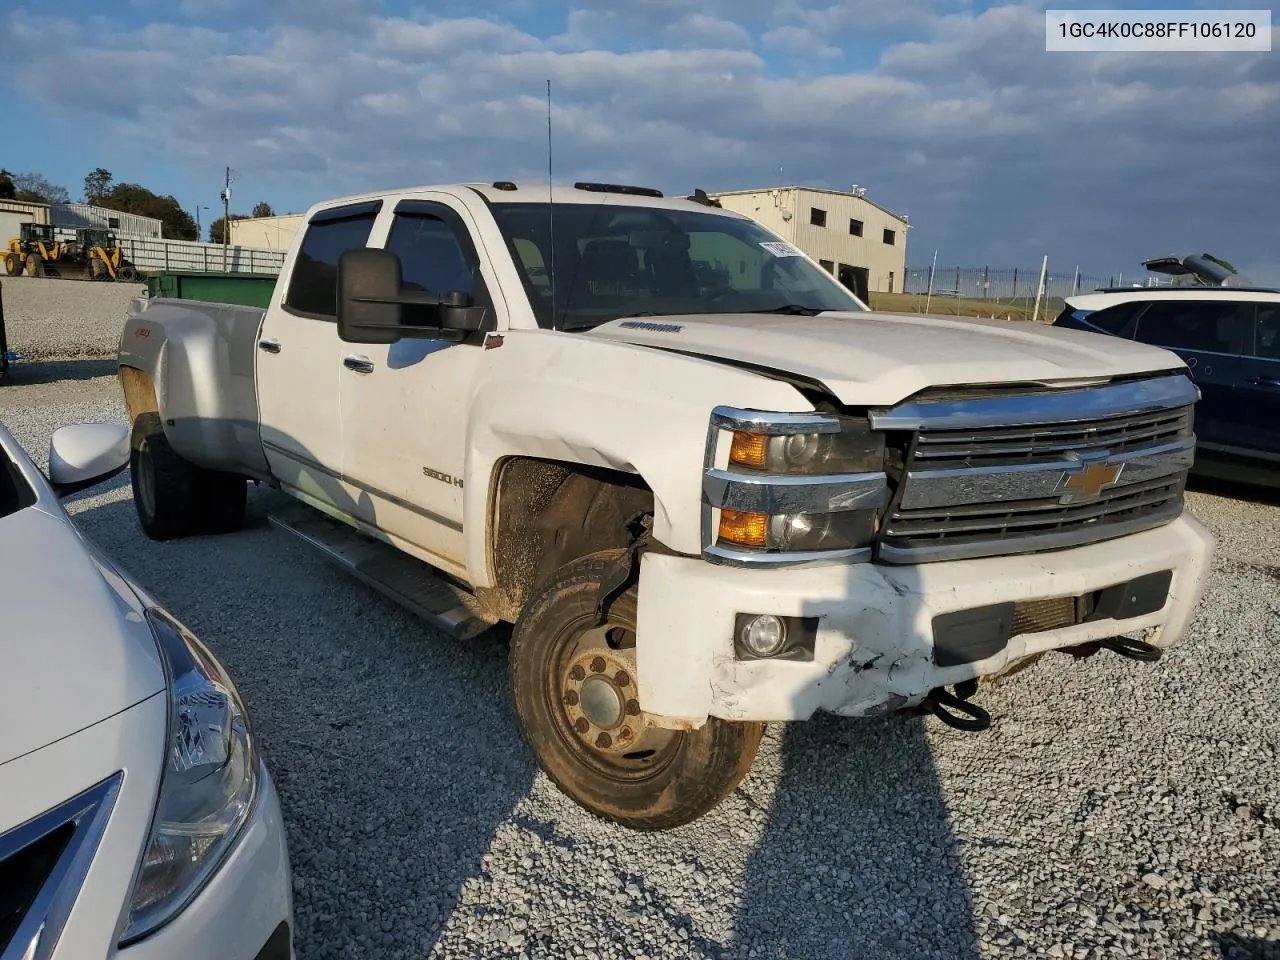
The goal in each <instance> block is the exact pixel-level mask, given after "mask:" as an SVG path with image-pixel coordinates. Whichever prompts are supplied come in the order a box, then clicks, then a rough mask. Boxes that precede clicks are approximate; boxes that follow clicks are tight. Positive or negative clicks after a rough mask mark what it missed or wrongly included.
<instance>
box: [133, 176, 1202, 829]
mask: <svg viewBox="0 0 1280 960" xmlns="http://www.w3.org/2000/svg"><path fill="white" fill-rule="evenodd" d="M119 362H120V376H121V380H122V383H123V387H124V393H125V399H126V402H127V405H128V409H129V414H130V416H131V417H132V420H133V425H134V426H133V460H132V478H133V490H134V499H135V502H136V505H137V510H138V515H139V517H140V519H141V522H142V525H143V528H144V529H145V530H146V532H147V533H148V534H149V535H150V536H151V537H153V538H156V539H167V538H170V537H177V536H183V535H189V534H199V533H215V532H227V531H231V530H233V529H235V528H237V527H238V526H239V525H240V524H241V523H242V522H243V518H244V513H245V490H246V480H253V481H257V482H261V483H267V484H271V485H273V486H276V487H279V488H280V489H281V490H283V491H285V492H286V493H288V494H291V495H292V496H293V497H294V498H296V500H297V501H300V505H298V506H296V507H292V508H289V509H287V510H285V511H282V512H281V513H279V514H277V515H275V516H273V520H275V521H276V522H278V523H280V524H281V525H282V526H286V527H288V528H289V529H291V530H292V531H293V532H295V533H297V534H299V535H300V536H302V537H304V538H305V539H306V540H307V541H309V542H310V543H311V544H313V545H315V546H316V547H319V548H320V549H322V550H324V551H325V552H326V553H327V554H328V555H329V556H330V557H331V558H332V559H334V560H336V561H337V562H339V563H341V564H343V565H344V566H345V567H346V568H347V569H349V570H350V571H351V572H352V573H354V574H356V575H357V576H359V577H361V578H362V579H364V580H365V581H366V582H368V583H370V584H371V585H373V586H375V587H377V588H379V589H381V590H383V591H384V592H386V593H387V594H388V595H389V596H392V597H393V598H395V599H397V600H399V601H400V602H402V603H404V604H406V605H407V606H409V607H411V608H412V609H414V610H416V611H417V612H419V613H420V614H422V615H423V616H425V617H427V618H429V619H431V620H432V621H434V622H435V623H437V624H438V625H440V626H442V627H444V628H445V629H447V630H449V631H451V632H453V633H454V634H457V635H459V636H461V637H467V636H471V635H474V634H476V633H478V632H480V631H482V630H484V629H486V628H487V627H489V626H490V625H493V624H497V623H499V622H502V621H506V622H510V623H513V624H514V625H515V628H514V632H513V635H512V641H511V653H510V676H511V688H512V693H513V696H514V700H515V706H516V710H517V712H518V715H519V718H520V722H521V724H522V727H523V730H524V734H525V737H526V739H527V740H528V742H529V744H530V746H531V747H532V749H533V752H534V753H535V754H536V755H537V759H538V762H539V763H540V765H541V766H542V768H543V769H544V770H545V771H546V772H547V774H548V775H549V776H550V777H551V778H552V779H553V780H554V781H555V782H556V783H557V784H558V785H559V786H560V787H561V788H562V789H563V790H564V791H565V792H566V793H567V794H568V795H569V796H571V797H572V798H573V799H574V800H576V801H577V802H579V803H580V804H582V805H583V806H585V807H586V808H588V809H589V810H592V811H594V812H595V813H597V814H599V815H601V816H604V817H608V818H611V819H613V820H616V821H618V822H621V823H623V824H626V825H628V826H632V827H636V828H641V829H661V828H666V827H672V826H675V825H678V824H681V823H685V822H688V821H689V820H691V819H693V818H695V817H697V816H699V815H701V814H702V813H704V812H706V811H707V810H709V809H710V808H711V807H713V806H714V805H715V804H716V803H717V802H718V801H719V800H720V799H721V798H723V797H724V796H725V795H726V794H727V793H728V792H729V791H731V790H732V789H733V788H734V787H735V785H736V784H737V783H738V781H739V780H740V779H741V778H742V776H743V775H744V774H745V773H746V771H747V770H748V769H749V767H750V765H751V763H752V760H753V757H754V755H755V752H756V747H757V744H758V743H759V740H760V735H761V731H762V729H763V724H764V722H765V721H774V720H804V719H807V718H809V717H810V716H811V715H812V714H813V713H814V712H815V711H819V710H824V711H831V712H834V713H836V714H841V715H844V716H848V717H865V716H869V715H874V714H882V713H886V712H891V711H910V710H915V711H922V710H923V711H930V712H933V713H935V714H937V715H938V716H939V717H940V718H941V719H944V720H945V721H947V722H949V723H951V724H953V725H957V726H960V727H962V728H969V729H981V728H982V727H984V726H985V725H986V724H987V723H988V722H989V719H990V718H989V716H988V715H987V714H986V713H985V711H983V710H982V709H981V708H980V707H979V706H978V705H977V704H975V703H974V702H973V701H972V699H971V698H972V697H973V696H974V695H975V693H976V691H977V688H978V680H979V679H980V678H983V677H993V676H997V675H1001V674H1004V673H1007V672H1009V671H1010V670H1012V669H1016V668H1017V667H1020V666H1022V665H1026V664H1029V663H1030V662H1032V661H1034V659H1035V658H1036V657H1038V656H1039V655H1041V654H1043V653H1046V652H1048V651H1055V650H1061V651H1067V652H1069V653H1073V654H1075V655H1077V656H1086V655H1089V654H1092V653H1095V652H1097V651H1099V650H1111V651H1114V652H1116V653H1119V654H1122V655H1124V656H1126V657H1129V658H1131V659H1136V660H1154V659H1156V658H1158V657H1159V655H1160V654H1161V652H1162V650H1163V649H1164V648H1165V647H1167V646H1169V645H1170V644H1172V643H1174V642H1175V641H1177V640H1178V638H1179V637H1181V636H1182V634H1183V633H1184V632H1185V631H1186V629H1187V626H1188V623H1189V621H1190V620H1191V617H1192V612H1193V610H1194V608H1195V606H1196V603H1197V600H1198V598H1199V596H1200V594H1201V591H1202V589H1203V585H1204V582H1205V576H1206V568H1207V565H1208V562H1209V558H1210V554H1211V552H1212V549H1213V541H1212V538H1211V537H1210V535H1209V534H1208V533H1207V532H1206V531H1205V530H1204V528H1202V527H1201V526H1200V524H1198V523H1197V522H1196V521H1195V520H1194V519H1192V518H1191V517H1190V516H1188V515H1186V514H1185V513H1184V512H1183V488H1184V484H1185V481H1186V476H1187V471H1188V468H1189V467H1190V465H1191V462H1192V456H1193V450H1194V445H1195V438H1194V435H1193V432H1192V431H1193V426H1192V415H1193V407H1194V404H1195V401H1196V399H1197V396H1198V393H1197V389H1196V387H1195V385H1194V384H1193V383H1192V381H1191V380H1190V379H1189V378H1188V376H1187V371H1186V369H1185V368H1184V366H1183V364H1182V363H1181V361H1179V360H1178V358H1177V357H1175V356H1174V355H1173V354H1171V353H1167V352H1165V351H1164V350H1160V349H1156V348H1153V347H1149V346H1145V345H1143V344H1140V343H1135V342H1132V341H1123V340H1117V339H1113V338H1105V337H1100V336H1096V335H1093V334H1088V333H1081V332H1074V331H1068V330H1057V329H1050V328H1046V327H1039V326H1031V325H1027V324H1017V323H1012V324H1011V323H1005V322H999V321H992V322H986V321H975V320H959V319H956V320H942V319H931V318H926V317H921V316H888V315H883V314H875V313H869V312H867V310H866V307H865V306H864V305H863V304H862V302H861V301H859V300H857V299H856V298H854V297H853V296H852V295H851V294H850V293H848V292H847V291H846V290H845V289H844V288H843V287H842V286H841V285H840V284H838V283H837V282H836V281H835V280H834V279H833V278H832V277H831V276H830V275H829V274H828V273H827V272H826V271H824V270H823V269H821V268H820V267H819V266H817V265H816V264H814V263H813V262H812V261H810V260H809V259H808V258H806V257H805V256H804V255H802V254H801V253H800V252H799V251H798V250H796V249H795V248H794V247H792V246H790V245H789V244H787V243H785V242H783V241H781V240H779V239H778V238H777V237H776V236H774V235H773V234H770V233H768V232H767V231H766V230H764V229H763V228H762V227H760V226H759V225H757V224H756V223H754V222H753V221H751V220H749V219H747V218H745V217H741V216H738V215H736V214H733V213H730V212H728V211H725V210H721V209H717V208H716V206H715V204H714V202H709V201H707V200H706V198H705V195H701V194H699V195H698V196H697V197H696V198H690V199H670V198H663V197H662V195H661V194H659V193H658V192H657V191H651V190H646V189H642V188H630V187H620V186H610V185H602V184H577V185H575V186H573V187H556V188H555V189H554V191H553V192H550V193H549V189H548V188H547V187H546V186H543V187H541V188H537V187H533V188H530V187H523V186H519V187H518V186H517V185H515V184H512V183H506V182H502V183H495V184H492V185H484V184H474V185H473V184H466V185H457V186H445V187H424V188H421V189H412V190H402V191H393V192H387V193H378V194H370V195H366V196H359V197H352V198H347V199H342V200H334V201H329V202H326V203H322V204H319V205H317V206H316V207H314V208H312V209H311V210H310V211H309V212H308V215H307V218H306V223H305V226H304V227H303V228H302V229H301V230H300V231H299V233H298V235H297V237H296V239H295V241H294V243H293V247H292V249H291V250H290V251H289V254H288V258H287V259H286V261H285V265H284V271H283V273H281V275H280V278H279V281H278V283H277V285H276V287H275V290H274V293H273V294H272V296H271V300H270V303H269V306H268V307H267V309H266V310H265V311H263V310H261V309H254V308H249V307H243V306H235V305H227V304H222V305H220V304H215V303H205V302H201V301H189V300H178V299H153V300H150V301H139V302H138V303H137V304H136V305H135V307H134V309H133V310H132V312H131V314H130V316H129V319H128V322H127V325H126V327H125V329H124V333H123V336H122V340H121V345H120V361H119ZM1082 709H1084V707H1083V706H1082Z"/></svg>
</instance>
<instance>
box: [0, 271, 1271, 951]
mask: <svg viewBox="0 0 1280 960" xmlns="http://www.w3.org/2000/svg"><path fill="white" fill-rule="evenodd" d="M46 283H52V281H26V280H23V281H17V282H14V283H12V284H11V283H9V282H8V281H6V282H5V284H4V291H5V296H6V307H8V306H9V302H10V301H9V290H10V288H11V287H22V286H23V285H24V284H25V285H30V286H31V287H32V288H34V287H36V286H38V285H41V284H46ZM85 286H91V285H88V284H85ZM94 286H96V285H94ZM103 286H106V285H103ZM111 372H112V366H111V364H110V363H109V362H103V361H95V360H79V361H71V362H37V363H25V364H20V365H18V366H17V367H15V369H14V375H13V378H12V382H11V383H8V384H6V385H3V386H0V420H2V421H3V422H4V423H5V424H6V426H8V427H9V428H10V429H11V430H13V431H14V432H15V434H16V435H17V437H18V438H19V440H20V441H21V442H23V443H24V444H25V445H26V446H27V447H28V449H29V450H31V451H32V452H33V453H34V454H35V456H36V459H37V460H38V461H43V459H44V457H45V453H46V451H47V448H48V440H49V436H50V434H51V433H52V432H53V430H54V429H56V428H57V427H59V426H63V425H65V424H69V423H74V422H79V421H86V420H120V419H121V418H122V417H123V409H122V404H121V398H120V390H119V386H118V384H117V383H116V382H115V380H114V378H113V377H111V376H109V374H110V373H111ZM104 374H108V375H104ZM282 502H285V501H284V500H283V498H282V497H281V495H280V494H278V493H276V492H273V491H270V490H266V489H263V488H254V489H252V490H251V493H250V498H249V511H250V521H249V525H248V527H247V529H245V530H244V531H242V532H240V533H237V534H234V535H230V536H225V537H216V538H204V537H202V538H193V539H191V540H183V541H176V542H173V543H168V544H156V543H151V542H149V541H147V540H146V539H145V538H144V537H143V535H142V533H141V531H140V529H139V528H138V524H137V520H136V518H135V516H134V511H133V505H132V502H131V500H130V494H129V487H128V480H127V476H122V477H121V478H118V479H117V480H115V481H113V482H112V483H110V484H108V485H106V486H105V487H104V488H102V489H100V490H95V491H86V492H84V493H81V494H78V495H76V496H74V497H72V498H70V500H69V501H68V503H67V507H68V510H69V512H70V513H71V514H72V516H73V517H74V518H75V520H76V522H77V523H78V524H79V525H80V527H81V528H82V529H83V530H84V531H85V533H86V534H87V535H88V536H89V537H90V538H91V539H92V540H93V541H95V542H96V543H98V544H99V545H100V546H101V547H102V548H103V549H104V551H105V552H106V553H107V554H108V555H109V556H111V557H113V558H115V560H116V561H117V562H118V563H119V565H120V566H121V567H122V568H123V569H124V570H126V571H127V572H128V573H130V574H131V575H132V576H134V577H135V578H136V579H137V580H138V581H139V582H140V583H141V584H142V585H143V586H144V587H145V588H146V589H147V590H148V591H150V592H151V593H152V595H153V596H155V597H156V598H157V600H158V601H160V602H162V603H164V604H165V605H166V606H168V607H169V608H170V609H171V610H173V612H174V613H175V614H176V615H177V616H178V617H179V618H180V619H182V620H183V621H184V622H185V623H187V625H188V626H190V627H191V628H192V629H193V630H194V631H195V632H196V633H197V634H199V635H200V636H201V637H202V639H203V640H204V641H205V642H206V643H207V644H208V645H209V646H210V648H211V649H212V650H213V651H214V653H215V654H217V655H218V656H219V657H220V658H221V659H222V660H223V662H224V663H225V664H226V665H227V667H228V669H229V670H230V671H231V673H232V675H233V676H234V677H235V679H236V682H237V685H238V686H239V688H240V690H241V692H242V693H243V694H244V696H245V698H246V699H247V701H248V705H249V709H250V712H251V713H252V714H253V719H254V726H255V730H256V732H257V734H258V737H259V740H260V744H261V747H262V751H263V755H264V757H265V759H266V762H267V764H268V765H269V767H270V769H271V772H272V775H273V777H274V778H275V780H276V783H277V786H278V788H279V792H280V795H281V802H282V805H283V809H284V814H285V820H286V827H287V829H288V833H289V840H290V853H291V858H292V865H293V870H294V875H295V887H294V890H295V912H296V935H295V945H296V949H297V955H298V957H299V958H300V960H312V958H347V957H352V958H357V957H358V958H363V957H405V958H414V960H418V958H425V957H430V958H454V957H458V958H464V957H477V956H483V957H486V958H487V957H498V958H511V957H520V956H527V957H531V958H534V957H536V958H556V960H559V958H563V957H584V958H585V957H588V956H592V955H594V956H598V957H600V958H623V957H625V958H639V957H649V958H654V960H657V958H663V960H666V958H686V957H694V958H696V957H705V958H711V960H737V958H745V957H750V956H753V955H754V956H756V957H760V958H762V960H764V958H768V960H779V958H801V957H803V958H806V960H835V958H850V957H852V958H863V957H865V958H877V960H879V958H896V957H907V958H964V960H971V958H997V957H1006V956H1027V957H1036V956H1054V957H1059V956H1060V957H1071V958H1074V960H1085V958H1111V957H1124V956H1139V957H1144V958H1157V960H1166V958H1167V960H1174V958H1177V960H1182V958H1196V960H1198V958H1206V960H1208V958H1214V960H1219V958H1225V960H1236V958H1257V957H1268V958H1270V957H1276V956H1280V943H1277V941H1276V937H1277V932H1278V931H1280V924H1278V923H1277V921H1276V918H1277V916H1280V777H1278V776H1277V775H1276V774H1277V769H1278V767H1280V764H1278V759H1280V743H1278V742H1277V741H1278V738H1280V671H1277V670H1276V668H1275V651H1276V650H1277V649H1280V506H1278V505H1277V504H1278V503H1280V497H1271V498H1268V497H1265V496H1261V495H1252V498H1236V499H1230V498H1227V497H1224V496H1221V495H1219V494H1218V493H1213V492H1207V491H1201V492H1193V493H1192V494H1190V495H1189V497H1188V503H1189V506H1190V509H1191V511H1192V512H1193V513H1194V514H1195V515H1196V516H1197V517H1199V518H1200V519H1201V520H1202V521H1203V522H1205V523H1206V524H1207V525H1208V526H1209V527H1210V528H1211V529H1213V530H1214V532H1215V533H1216V534H1217V535H1218V537H1219V545H1218V551H1217V554H1216V556H1215V558H1214V561H1213V568H1212V575H1211V578H1210V582H1209V585H1208V589H1207V591H1206V594H1205V598H1204V601H1203V603H1202V604H1201V607H1200V610H1199V612H1198V614H1197V616H1196V619H1195V621H1194V623H1193V625H1192V628H1191V631H1190V634H1189V635H1188V637H1187V638H1186V640H1185V642H1184V643H1183V644H1181V645H1180V646H1179V647H1177V648H1175V649H1173V650H1171V651H1170V652H1169V653H1168V654H1167V655H1166V656H1165V657H1164V659H1162V660H1161V661H1160V662H1159V663H1156V664H1150V665H1149V664H1139V663H1134V662H1131V661H1127V660H1124V659H1122V658H1120V657H1117V656H1113V655H1108V654H1099V655H1098V656H1095V657H1092V658H1090V659H1087V660H1083V661H1078V662H1077V661H1074V660H1072V659H1071V658H1069V657H1065V656H1050V657H1046V658H1045V659H1044V660H1043V661H1042V662H1041V663H1040V664H1039V665H1037V666H1036V667H1035V668H1033V669H1032V670H1028V671H1026V672H1024V673H1022V674H1019V675H1018V676H1016V677H1013V678H1010V679H1009V680H1008V681H1006V682H1004V683H1000V684H998V685H996V686H994V687H993V688H991V689H987V690H984V691H983V692H982V693H980V694H979V698H980V700H981V702H982V703H983V705H984V706H985V707H986V708H987V709H988V710H990V711H991V712H992V714H993V716H994V717H995V718H996V719H995V723H994V725H993V727H992V728H991V729H990V730H989V731H987V732H986V733H983V734H978V735H974V734H964V733H960V732H957V731H954V730H951V729H949V728H947V727H944V726H942V725H940V724H939V723H937V722H936V721H935V720H933V719H928V720H925V721H921V720H920V719H914V718H904V717H892V718H884V719H879V720H864V721H849V720H842V719H839V718H835V717H823V716H820V717H818V718H816V719H815V720H813V721H811V722H809V723H805V724H795V725H792V726H789V727H784V726H781V725H770V727H769V728H768V730H767V733H766V737H765V740H764V742H763V744H762V746H761V750H760V754H759V757H758V759H757V761H756V765H755V767H754V768H753V770H752V772H751V774H750V775H749V776H748V777H747V778H746V780H745V781H744V782H743V784H742V786H741V787H740V788H739V789H738V791H737V792H736V793H735V794H734V795H732V796H730V797H729V798H728V799H727V800H726V801H725V802H724V803H723V804H722V805H721V806H720V807H719V808H717V809H716V810H714V811H712V812H711V813H710V814H709V815H708V816H706V817H704V818H703V819H701V820H700V821H698V822H696V823H694V824H691V825H689V826H687V827H683V828H680V829H679V830H675V831H670V832H666V833H658V834H641V833H633V832H629V831H625V830H622V829H620V828H618V827H615V826H612V825H610V824H607V823H604V822H602V821H599V820H596V819H594V818H592V817H590V816H588V815H587V814H585V813H584V812H583V811H582V810H580V809H579V808H578V807H577V806H575V805H574V804H573V803H572V802H570V801H569V800H568V799H566V798H565V797H564V796H563V795H562V794H561V793H559V791H557V790H556V789H555V788H554V787H553V786H552V785H551V783H550V782H549V781H548V780H547V779H546V778H545V777H544V776H543V775H542V774H541V773H539V772H538V770H537V767H536V765H535V764H534V763H533V761H532V759H531V758H530V756H529V754H528V752H527V750H526V749H525V747H524V744H523V742H522V740H521V737H520V733H519V730H518V728H517V727H516V723H515V718H514V715H513V712H512V710H511V707H510V701H509V694H508V691H507V682H506V674H505V661H506V653H507V650H506V646H505V643H504V641H503V640H502V638H501V636H500V635H499V634H497V633H496V632H494V633H490V634H486V635H483V636H481V637H478V638H476V639H475V640H473V641H471V642H469V643H456V642H453V641H450V640H447V639H445V638H444V637H441V636H439V635H437V634H435V633H433V632H432V631H431V630H429V629H427V628H425V627H424V626H423V625H422V624H421V623H420V622H419V621H417V620H415V619H414V618H413V617H412V616H410V615H409V614H407V613H405V612H403V611H401V610H400V609H399V608H397V607H395V606H393V605H391V604H390V603H389V602H387V601H384V600H383V599H382V598H381V597H380V596H379V595H378V594H376V593H374V592H373V591H371V590H368V589H366V588H365V587H363V586H361V585H360V584H359V583H356V582H355V581H353V580H350V579H348V578H347V577H346V576H345V575H344V574H342V573H341V572H340V571H338V570H336V569H334V568H332V567H331V566H330V565H329V564H327V563H326V562H325V561H324V560H323V559H321V558H319V557H318V556H316V555H315V554H313V553H311V552H309V551H308V550H307V548H306V547H305V546H304V545H303V544H301V543H299V542H295V541H294V539H293V538H291V537H290V536H288V535H287V534H285V533H282V532H280V531H277V530H276V529H275V528H273V527H270V526H269V525H268V524H267V523H266V515H267V512H268V511H269V510H271V509H272V508H273V507H275V506H277V505H279V504H281V503H282ZM1242 811H1243V812H1242ZM740 833H741V834H745V836H742V835H740ZM1149 877H1159V878H1160V881H1163V882H1162V883H1160V882H1157V883H1156V884H1155V885H1154V886H1153V885H1152V884H1151V883H1150V881H1149V880H1148V879H1147V878H1149ZM846 878H847V879H846ZM1139 880H1142V881H1145V882H1139ZM499 930H501V932H502V933H503V936H502V938H501V939H499V938H497V937H496V936H495V933H496V932H498V931H499ZM521 938H523V939H521Z"/></svg>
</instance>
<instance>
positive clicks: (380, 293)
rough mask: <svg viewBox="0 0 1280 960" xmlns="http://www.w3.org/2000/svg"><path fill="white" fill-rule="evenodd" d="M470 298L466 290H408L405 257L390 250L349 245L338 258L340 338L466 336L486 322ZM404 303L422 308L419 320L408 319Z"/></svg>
mask: <svg viewBox="0 0 1280 960" xmlns="http://www.w3.org/2000/svg"><path fill="white" fill-rule="evenodd" d="M469 301H470V298H469V297H468V296H467V295H466V294H464V293H456V292H454V293H447V294H445V295H444V296H438V295H436V294H434V293H427V292H423V291H416V290H405V289H404V280H403V274H402V273H401V268H400V258H399V257H398V256H396V255H395V254H394V253H391V252H389V251H387V250H371V249H364V250H348V251H346V252H345V253H343V254H342V256H341V257H339V258H338V337H339V338H340V339H341V340H343V341H344V342H346V343H395V342H396V341H398V340H400V339H401V338H403V337H416V338H436V339H451V340H456V339H461V338H462V337H463V336H465V335H466V334H467V333H470V332H473V331H476V330H480V329H481V328H482V327H483V326H484V309H483V308H481V307H473V306H470V305H469ZM404 307H417V308H419V309H418V310H416V311H414V314H416V316H415V317H414V319H415V321H417V322H413V323H410V322H408V319H407V317H406V311H405V310H404V309H403V308H404ZM423 320H425V321H426V322H425V323H424V322H421V321H423Z"/></svg>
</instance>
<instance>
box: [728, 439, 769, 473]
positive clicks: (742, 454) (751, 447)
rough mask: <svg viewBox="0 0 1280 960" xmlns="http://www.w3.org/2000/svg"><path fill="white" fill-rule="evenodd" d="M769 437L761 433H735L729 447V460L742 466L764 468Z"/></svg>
mask: <svg viewBox="0 0 1280 960" xmlns="http://www.w3.org/2000/svg"><path fill="white" fill-rule="evenodd" d="M768 449H769V438H768V437H766V436H765V435H764V434H761V433H735V434H734V435H733V446H731V447H730V448H729V462H730V463H736V464H738V465H739V466H742V467H755V468H756V469H758V470H762V469H764V464H765V455H766V453H767V452H768Z"/></svg>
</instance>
